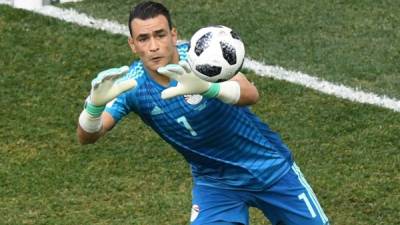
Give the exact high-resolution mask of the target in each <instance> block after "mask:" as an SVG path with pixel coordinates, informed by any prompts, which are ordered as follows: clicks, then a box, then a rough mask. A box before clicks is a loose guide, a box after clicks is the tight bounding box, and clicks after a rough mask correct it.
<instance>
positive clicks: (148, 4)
mask: <svg viewBox="0 0 400 225" xmlns="http://www.w3.org/2000/svg"><path fill="white" fill-rule="evenodd" d="M158 15H163V16H165V18H167V21H168V26H169V29H172V21H171V15H170V14H169V11H168V9H167V8H166V7H165V6H164V5H163V4H161V3H158V2H153V1H144V2H141V3H139V4H137V5H136V6H135V7H133V8H132V10H131V13H130V15H129V22H128V27H129V33H130V34H131V36H132V28H131V22H132V20H133V19H135V18H139V19H142V20H145V19H150V18H154V17H156V16H158Z"/></svg>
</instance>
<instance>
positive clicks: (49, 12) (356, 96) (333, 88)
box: [0, 0, 400, 112]
mask: <svg viewBox="0 0 400 225" xmlns="http://www.w3.org/2000/svg"><path fill="white" fill-rule="evenodd" d="M0 4H8V5H11V1H9V0H8V1H7V0H0ZM32 11H34V12H36V13H39V14H42V15H46V16H50V17H54V18H58V19H60V20H63V21H67V22H71V23H75V24H79V25H81V26H85V27H91V28H94V29H99V30H104V31H107V32H110V33H113V34H122V35H125V36H129V30H128V28H127V27H126V25H121V24H119V23H116V22H113V21H110V20H105V19H95V18H93V17H90V16H88V15H86V14H84V13H79V12H77V11H76V10H74V9H61V8H57V7H54V6H50V5H49V6H44V7H42V8H38V9H33V10H32ZM243 67H244V68H246V69H249V70H252V71H254V72H255V73H256V74H258V75H260V76H266V77H271V78H275V79H279V80H285V81H288V82H291V83H295V84H300V85H303V86H306V87H308V88H311V89H314V90H317V91H319V92H322V93H325V94H329V95H334V96H336V97H339V98H342V99H347V100H350V101H353V102H359V103H366V104H371V105H376V106H380V107H383V108H388V109H391V110H393V111H396V112H400V100H397V99H395V98H390V97H388V96H380V95H377V94H375V93H370V92H364V91H361V90H356V89H354V88H351V87H347V86H344V85H341V84H334V83H330V82H328V81H325V80H322V79H320V78H317V77H314V76H310V75H308V74H304V73H301V72H296V71H290V70H286V69H284V68H282V67H279V66H270V65H265V64H264V63H261V62H258V61H255V60H253V59H250V58H246V60H245V62H244V65H243Z"/></svg>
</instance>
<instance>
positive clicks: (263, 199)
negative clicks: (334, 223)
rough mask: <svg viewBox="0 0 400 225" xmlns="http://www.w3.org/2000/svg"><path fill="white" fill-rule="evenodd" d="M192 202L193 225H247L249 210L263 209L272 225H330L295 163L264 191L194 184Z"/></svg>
mask: <svg viewBox="0 0 400 225" xmlns="http://www.w3.org/2000/svg"><path fill="white" fill-rule="evenodd" d="M192 203H193V206H192V215H191V224H192V225H201V224H213V223H215V222H228V223H226V224H244V225H248V224H249V207H256V208H258V209H260V210H261V211H262V212H263V213H264V215H265V216H266V217H267V218H268V219H269V221H270V222H271V223H272V224H273V225H305V224H307V225H328V224H329V222H328V218H327V217H326V215H325V213H324V211H323V210H322V208H321V206H320V204H319V203H318V200H317V198H316V197H315V194H314V192H313V191H312V189H311V187H310V185H309V184H308V183H307V181H306V180H305V179H304V177H303V175H302V173H301V172H300V169H299V168H298V167H297V166H296V164H293V166H292V168H291V169H290V170H289V172H288V173H287V174H286V175H285V176H284V177H282V178H281V179H280V180H279V181H278V182H277V183H276V184H274V185H273V186H272V187H270V188H268V189H266V190H262V191H247V190H226V189H220V188H215V187H209V186H204V185H196V184H195V185H194V187H193V200H192ZM224 224H225V223H224Z"/></svg>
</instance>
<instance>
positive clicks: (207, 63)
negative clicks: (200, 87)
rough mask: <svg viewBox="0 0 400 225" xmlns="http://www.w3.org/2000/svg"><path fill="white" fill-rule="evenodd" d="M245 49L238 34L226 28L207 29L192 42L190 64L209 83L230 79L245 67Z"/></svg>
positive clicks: (203, 29)
mask: <svg viewBox="0 0 400 225" xmlns="http://www.w3.org/2000/svg"><path fill="white" fill-rule="evenodd" d="M244 55H245V48H244V44H243V42H242V40H241V39H240V36H239V35H238V33H236V32H235V31H233V30H232V29H231V28H229V27H225V26H221V25H218V26H208V27H204V28H201V29H200V30H198V31H196V33H194V35H193V36H192V38H191V39H190V47H189V52H188V62H189V65H190V67H191V68H192V71H193V72H194V73H195V74H196V75H197V76H198V77H200V78H201V79H203V80H206V81H210V82H221V81H225V80H229V79H230V78H232V77H233V76H234V75H236V74H237V73H238V72H239V70H240V69H241V68H242V65H243V61H244Z"/></svg>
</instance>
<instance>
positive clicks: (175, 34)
mask: <svg viewBox="0 0 400 225" xmlns="http://www.w3.org/2000/svg"><path fill="white" fill-rule="evenodd" d="M171 36H172V42H173V43H174V45H176V42H177V41H178V31H177V30H176V28H175V27H173V28H172V30H171Z"/></svg>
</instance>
